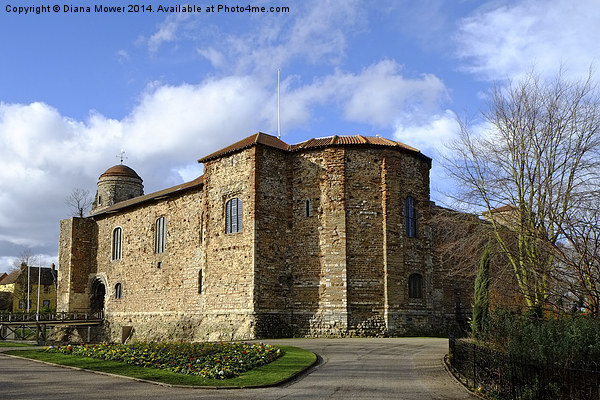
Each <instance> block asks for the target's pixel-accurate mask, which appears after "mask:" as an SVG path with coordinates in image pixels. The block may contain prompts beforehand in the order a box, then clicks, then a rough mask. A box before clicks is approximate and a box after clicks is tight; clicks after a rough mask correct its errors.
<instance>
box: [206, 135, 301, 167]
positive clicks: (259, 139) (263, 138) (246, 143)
mask: <svg viewBox="0 0 600 400" xmlns="http://www.w3.org/2000/svg"><path fill="white" fill-rule="evenodd" d="M257 144H264V145H265V146H269V147H273V148H276V149H279V150H284V151H287V150H288V148H289V147H290V146H289V145H288V144H287V143H285V142H284V141H283V140H281V139H279V138H276V137H275V136H271V135H268V134H266V133H262V132H258V133H255V134H254V135H251V136H248V137H247V138H245V139H242V140H240V141H239V142H235V143H234V144H232V145H229V146H227V147H225V148H222V149H221V150H217V151H215V152H214V153H212V154H209V155H207V156H206V157H203V158H201V159H199V160H198V162H201V163H205V162H207V161H210V160H214V159H216V158H219V157H222V156H225V155H228V154H231V153H235V152H237V151H241V150H245V149H247V148H250V147H252V146H255V145H257Z"/></svg>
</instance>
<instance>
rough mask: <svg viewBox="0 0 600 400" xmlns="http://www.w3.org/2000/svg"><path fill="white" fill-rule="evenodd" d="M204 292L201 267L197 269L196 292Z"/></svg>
mask: <svg viewBox="0 0 600 400" xmlns="http://www.w3.org/2000/svg"><path fill="white" fill-rule="evenodd" d="M202 293H204V274H203V271H202V269H200V270H199V271H198V294H202Z"/></svg>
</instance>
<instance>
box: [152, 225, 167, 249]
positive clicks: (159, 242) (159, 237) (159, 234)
mask: <svg viewBox="0 0 600 400" xmlns="http://www.w3.org/2000/svg"><path fill="white" fill-rule="evenodd" d="M155 227H156V230H155V232H154V252H155V253H164V251H165V237H166V225H165V217H160V218H159V219H157V220H156V226H155Z"/></svg>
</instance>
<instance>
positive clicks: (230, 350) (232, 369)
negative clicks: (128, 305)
mask: <svg viewBox="0 0 600 400" xmlns="http://www.w3.org/2000/svg"><path fill="white" fill-rule="evenodd" d="M44 351H47V352H52V353H63V354H72V355H76V356H84V357H92V358H98V359H102V360H111V361H121V362H124V363H127V364H131V365H137V366H141V367H147V368H161V369H166V370H170V371H173V372H177V373H181V374H188V375H198V376H200V377H203V378H210V379H226V378H232V377H236V376H238V375H239V374H241V373H242V372H246V371H248V370H251V369H253V368H256V367H260V366H261V365H265V364H268V363H270V362H272V361H274V360H276V359H277V358H279V357H280V356H282V355H283V352H282V351H281V350H280V349H278V348H276V347H273V346H271V345H266V344H263V343H225V342H220V343H158V342H139V343H134V344H128V345H122V344H114V343H102V344H95V345H67V346H50V347H47V348H46V349H45V350H44Z"/></svg>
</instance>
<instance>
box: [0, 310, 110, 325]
mask: <svg viewBox="0 0 600 400" xmlns="http://www.w3.org/2000/svg"><path fill="white" fill-rule="evenodd" d="M102 319H104V313H103V312H102V311H97V312H93V313H88V312H50V313H39V314H37V313H0V322H42V321H44V322H55V321H88V320H102Z"/></svg>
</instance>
